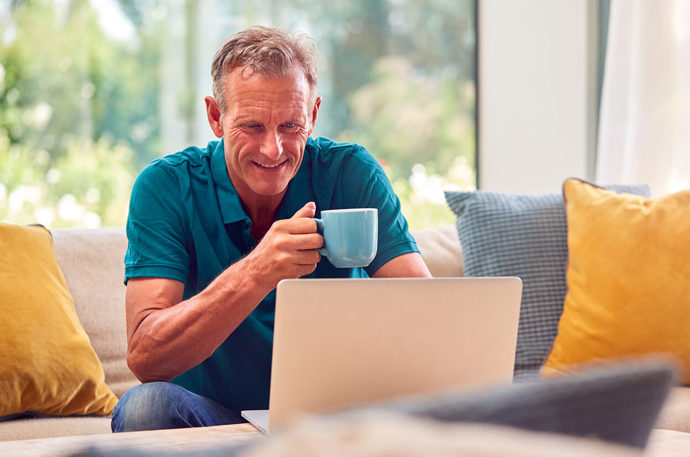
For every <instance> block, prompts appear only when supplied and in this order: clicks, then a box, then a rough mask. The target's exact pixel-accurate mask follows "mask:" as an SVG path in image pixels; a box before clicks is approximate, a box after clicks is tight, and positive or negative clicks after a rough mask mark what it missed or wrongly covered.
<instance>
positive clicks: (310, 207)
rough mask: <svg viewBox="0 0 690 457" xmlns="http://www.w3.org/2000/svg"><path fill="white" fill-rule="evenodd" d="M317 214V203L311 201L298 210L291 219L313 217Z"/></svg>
mask: <svg viewBox="0 0 690 457" xmlns="http://www.w3.org/2000/svg"><path fill="white" fill-rule="evenodd" d="M315 214H316V203H314V202H309V203H307V204H306V205H304V206H303V207H302V208H300V209H299V210H297V212H296V213H295V214H294V215H293V216H292V217H291V219H297V218H300V217H308V218H312V217H314V215H315Z"/></svg>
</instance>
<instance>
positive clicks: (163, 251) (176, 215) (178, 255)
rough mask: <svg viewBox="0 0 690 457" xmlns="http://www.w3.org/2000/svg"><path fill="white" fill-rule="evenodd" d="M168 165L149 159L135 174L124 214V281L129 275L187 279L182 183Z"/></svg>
mask: <svg viewBox="0 0 690 457" xmlns="http://www.w3.org/2000/svg"><path fill="white" fill-rule="evenodd" d="M170 168H171V166H170V165H167V164H166V163H165V162H163V161H156V162H152V163H151V164H150V165H149V166H148V167H146V168H145V169H144V170H143V171H142V172H141V174H140V175H139V176H138V177H137V179H136V181H135V183H134V187H133V188H132V196H131V199H130V204H129V215H128V218H127V239H128V243H129V244H128V246H127V252H126V254H125V284H126V283H127V281H128V280H129V278H134V277H156V278H169V279H176V280H178V281H181V282H183V283H184V282H186V281H187V276H188V273H189V263H190V255H189V252H188V249H187V241H186V240H188V239H189V238H188V236H187V232H188V227H189V224H188V221H187V217H186V216H185V213H184V202H183V201H182V197H181V196H182V187H183V186H182V184H183V183H181V182H180V179H179V178H178V176H176V174H175V173H174V172H173V170H171V169H170Z"/></svg>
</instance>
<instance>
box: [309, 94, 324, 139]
mask: <svg viewBox="0 0 690 457" xmlns="http://www.w3.org/2000/svg"><path fill="white" fill-rule="evenodd" d="M320 107H321V97H316V101H315V102H314V108H313V109H312V112H311V127H310V128H309V135H311V132H313V131H314V125H315V124H316V118H317V117H318V115H319V108H320Z"/></svg>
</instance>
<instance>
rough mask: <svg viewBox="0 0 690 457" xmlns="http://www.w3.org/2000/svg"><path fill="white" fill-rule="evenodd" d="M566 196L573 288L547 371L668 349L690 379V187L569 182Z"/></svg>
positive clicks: (685, 379) (570, 285) (687, 380)
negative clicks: (642, 190)
mask: <svg viewBox="0 0 690 457" xmlns="http://www.w3.org/2000/svg"><path fill="white" fill-rule="evenodd" d="M563 194H564V197H565V202H566V210H567V218H568V254H569V262H568V273H567V281H568V293H567V295H566V297H565V302H564V305H563V315H562V316H561V320H560V322H559V324H558V336H556V339H555V341H554V343H553V349H552V351H551V354H550V355H549V358H548V360H547V362H546V364H545V370H546V369H564V370H567V369H568V367H569V366H571V365H576V364H581V363H583V362H588V361H592V360H598V359H609V358H615V357H621V356H629V355H637V354H646V353H666V354H672V355H673V356H675V357H676V358H677V360H678V361H679V363H680V368H681V374H680V378H681V380H682V381H683V382H684V383H690V331H688V329H690V312H689V311H690V262H688V253H689V252H690V213H689V212H688V209H689V208H690V190H686V191H682V192H678V193H675V194H670V195H665V196H662V197H657V198H643V197H639V196H633V195H618V194H616V193H615V192H611V191H610V190H607V189H604V188H601V187H599V186H596V185H594V184H590V183H588V182H584V181H580V180H577V179H569V180H567V181H566V182H565V183H564V185H563Z"/></svg>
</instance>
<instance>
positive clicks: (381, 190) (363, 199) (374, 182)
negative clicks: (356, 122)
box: [336, 146, 419, 276]
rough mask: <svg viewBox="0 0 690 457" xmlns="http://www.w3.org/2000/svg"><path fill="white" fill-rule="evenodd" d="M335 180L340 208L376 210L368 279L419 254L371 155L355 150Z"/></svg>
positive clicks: (387, 185)
mask: <svg viewBox="0 0 690 457" xmlns="http://www.w3.org/2000/svg"><path fill="white" fill-rule="evenodd" d="M338 180H339V181H340V183H339V185H336V188H337V189H341V192H342V193H341V200H342V201H341V202H340V203H341V207H342V208H377V209H378V227H379V239H378V250H377V253H376V257H375V258H374V260H373V261H372V262H371V264H370V265H369V266H368V267H366V271H367V274H368V275H369V276H373V274H374V273H376V271H377V270H378V269H379V268H381V267H382V266H383V265H385V264H386V263H387V262H389V261H390V260H392V259H394V258H395V257H398V256H401V255H403V254H408V253H411V252H419V248H418V247H417V244H416V243H415V240H414V238H413V237H412V235H410V232H409V229H408V226H407V221H406V220H405V217H404V216H403V214H402V212H401V209H400V199H398V196H397V195H395V192H394V191H393V187H392V186H391V183H390V181H389V180H388V177H387V176H386V173H385V172H384V171H383V168H381V165H380V164H379V163H378V161H377V160H376V158H374V156H373V155H371V153H369V152H368V151H367V150H366V149H365V148H363V147H361V146H356V147H355V148H354V149H353V151H352V152H351V153H349V154H347V155H346V157H345V158H344V159H343V162H342V165H341V167H340V175H339V178H338Z"/></svg>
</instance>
